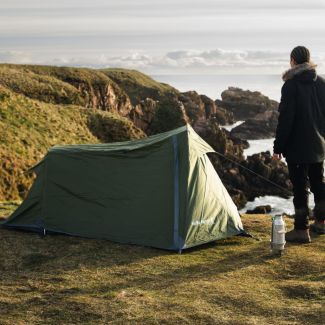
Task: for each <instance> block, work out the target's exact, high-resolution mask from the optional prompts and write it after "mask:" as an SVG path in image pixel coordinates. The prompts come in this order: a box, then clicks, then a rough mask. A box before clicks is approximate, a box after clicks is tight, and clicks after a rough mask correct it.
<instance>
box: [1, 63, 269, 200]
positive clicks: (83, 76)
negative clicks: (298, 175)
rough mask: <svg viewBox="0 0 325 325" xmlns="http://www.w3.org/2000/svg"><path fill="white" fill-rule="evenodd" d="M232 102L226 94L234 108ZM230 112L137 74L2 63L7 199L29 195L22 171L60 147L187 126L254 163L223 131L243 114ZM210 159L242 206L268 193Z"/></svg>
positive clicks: (192, 93)
mask: <svg viewBox="0 0 325 325" xmlns="http://www.w3.org/2000/svg"><path fill="white" fill-rule="evenodd" d="M235 93H238V91H235ZM236 96H237V95H236ZM230 97H231V96H230V95H229V93H228V95H226V96H224V98H228V99H227V100H228V102H232V103H233V104H232V105H233V107H234V103H235V99H234V98H232V99H229V98H230ZM237 97H238V96H237ZM244 97H245V96H244V94H241V96H239V98H240V100H243V102H244V104H245V105H246V104H247V103H250V101H251V100H252V99H251V97H252V96H250V99H244ZM260 97H261V99H260V101H262V95H261V96H260ZM238 105H239V104H237V106H238ZM264 105H268V104H264ZM257 106H258V105H257V104H256V105H255V106H254V110H256V109H257V108H256V107H257ZM227 107H228V106H227V105H224V104H223V103H215V102H214V101H213V100H212V99H210V98H209V97H207V96H205V95H200V94H198V93H197V92H195V91H188V92H183V93H182V92H179V91H178V90H177V89H175V88H173V87H171V86H169V85H167V84H163V83H159V82H157V81H155V80H153V79H152V78H150V77H149V76H146V75H145V74H143V73H141V72H139V71H135V70H126V69H102V70H93V69H84V68H65V67H50V66H28V65H12V64H10V65H7V64H3V65H0V118H1V119H0V127H1V128H0V153H1V156H2V161H1V164H2V165H1V168H2V170H1V171H2V173H1V174H0V200H7V199H19V198H22V197H24V196H25V195H26V192H27V190H28V188H29V186H30V184H31V182H32V178H31V177H30V176H28V175H26V174H24V173H23V171H24V170H26V169H27V168H29V167H30V166H32V165H33V164H35V163H36V162H37V161H38V160H39V159H40V158H41V157H42V155H44V154H45V153H46V151H47V150H48V148H49V147H51V146H52V145H54V144H60V143H61V144H64V143H85V142H87V143H89V142H93V143H95V142H110V141H123V140H127V139H136V138H141V137H144V136H146V135H151V134H155V133H159V132H163V131H167V130H170V129H173V128H176V127H178V126H181V125H184V124H185V123H190V124H191V125H192V126H193V127H194V128H195V129H196V130H197V132H198V133H199V134H200V135H201V136H202V137H203V138H204V139H205V140H206V141H207V142H208V143H209V144H210V145H212V146H213V147H214V148H215V149H216V150H217V151H218V152H220V153H222V154H224V155H225V156H227V157H235V158H236V159H237V160H238V161H240V162H241V163H244V164H250V162H249V161H245V159H244V157H243V149H244V148H245V147H247V142H246V141H243V140H242V139H244V138H245V137H243V136H242V135H240V134H236V132H231V133H229V132H227V131H225V130H223V129H222V128H220V125H224V124H229V123H232V122H233V121H234V119H235V118H234V117H235V116H238V114H237V113H234V112H235V110H234V111H232V110H231V109H229V107H228V108H227ZM259 110H260V111H259V113H261V111H262V109H261V108H259ZM211 159H212V161H213V164H214V166H215V168H216V169H217V171H218V173H219V175H220V177H221V179H222V180H223V181H224V182H225V184H226V186H227V188H228V190H229V191H230V193H231V195H232V196H233V198H234V199H235V201H236V202H237V204H238V205H239V206H242V205H243V204H244V203H245V201H246V200H247V198H251V197H252V196H254V195H256V194H257V193H258V194H259V195H260V194H262V193H264V192H265V191H267V192H268V191H269V190H266V188H267V185H266V184H259V183H258V181H257V180H254V177H253V176H252V175H248V174H247V175H246V174H245V173H244V172H243V171H242V170H240V169H238V166H236V165H235V164H233V163H232V162H230V161H227V160H225V159H224V158H222V157H220V156H216V155H214V156H213V157H211ZM256 159H257V160H258V161H259V160H261V159H259V158H256ZM264 164H266V165H267V166H270V168H271V169H272V168H273V169H274V168H275V167H274V166H273V165H272V164H273V163H270V162H269V161H267V162H264ZM253 167H254V166H253ZM255 167H256V166H255ZM270 177H271V178H272V177H275V176H272V175H271V176H270ZM254 182H255V183H256V184H255V183H254ZM254 184H255V185H254ZM253 185H254V186H253ZM254 193H255V194H254Z"/></svg>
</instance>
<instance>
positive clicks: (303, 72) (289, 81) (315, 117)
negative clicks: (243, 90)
mask: <svg viewBox="0 0 325 325" xmlns="http://www.w3.org/2000/svg"><path fill="white" fill-rule="evenodd" d="M315 67H316V65H314V64H312V63H302V64H298V65H296V66H294V67H293V68H292V69H289V70H287V71H286V72H285V73H284V74H283V80H284V81H285V83H284V84H283V86H282V89H281V101H280V104H279V118H278V125H277V129H276V136H275V140H274V147H273V149H274V153H278V154H280V153H282V154H283V156H284V157H285V158H286V161H287V162H288V163H314V162H320V161H323V160H324V159H325V139H324V137H325V80H324V79H323V78H322V77H320V76H318V75H317V73H316V70H315Z"/></svg>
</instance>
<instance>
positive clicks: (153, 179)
mask: <svg viewBox="0 0 325 325" xmlns="http://www.w3.org/2000/svg"><path fill="white" fill-rule="evenodd" d="M213 151H214V150H213V149H212V148H211V147H210V146H209V145H208V144H207V143H206V142H205V141H204V140H203V139H202V138H200V137H199V136H198V134H197V133H195V131H194V130H193V129H192V128H191V127H190V126H189V125H185V126H183V127H180V128H177V129H175V130H172V131H169V132H165V133H162V134H157V135H153V136H150V137H147V138H145V139H140V140H134V141H125V142H117V143H105V144H94V145H92V144H85V145H66V146H54V147H52V148H51V149H50V150H49V152H48V153H47V154H46V156H45V157H44V158H43V160H42V161H40V162H39V163H38V164H37V165H36V166H34V167H33V168H32V170H34V171H35V172H36V174H37V178H36V180H35V182H34V184H33V185H32V187H31V189H30V191H29V193H28V196H27V197H26V199H25V200H24V202H23V203H22V204H21V205H20V206H19V207H18V209H17V210H16V211H15V212H14V213H13V214H12V215H11V216H10V217H9V219H8V220H7V221H6V223H5V226H6V227H13V228H22V229H28V230H34V231H40V232H44V233H45V232H56V233H62V234H70V235H77V236H83V237H90V238H105V239H109V240H112V241H116V242H120V243H133V244H140V245H146V246H152V247H158V248H164V249H171V250H182V249H185V248H188V247H193V246H196V245H200V244H203V243H207V242H210V241H214V240H217V239H221V238H225V237H229V236H232V235H236V234H239V233H241V232H243V227H242V223H241V219H240V215H239V213H238V210H237V208H236V206H235V204H234V203H233V201H232V199H231V197H230V196H229V194H228V192H227V190H226V189H225V187H224V186H223V184H222V182H221V181H220V178H219V177H218V175H217V173H216V171H215V169H214V168H213V166H212V164H211V162H210V160H209V158H208V156H207V153H208V152H213Z"/></svg>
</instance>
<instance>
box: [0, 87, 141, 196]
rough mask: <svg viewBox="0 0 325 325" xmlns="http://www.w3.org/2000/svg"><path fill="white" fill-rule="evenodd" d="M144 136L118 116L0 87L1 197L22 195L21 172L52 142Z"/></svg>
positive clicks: (25, 180) (27, 180)
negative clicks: (57, 102)
mask: <svg viewBox="0 0 325 325" xmlns="http://www.w3.org/2000/svg"><path fill="white" fill-rule="evenodd" d="M144 136H145V134H144V133H143V132H142V131H141V130H140V129H138V128H136V127H135V126H134V124H133V123H132V122H131V121H130V120H128V119H126V118H123V117H121V116H119V115H117V114H113V113H110V112H106V111H101V110H96V109H85V108H83V107H80V106H76V105H54V104H50V103H45V102H41V101H38V100H33V99H30V98H27V97H25V96H23V95H21V94H17V93H14V92H12V91H11V90H9V89H7V88H5V87H2V86H1V85H0V156H1V161H0V169H1V173H0V200H17V199H19V198H21V197H24V195H25V194H26V191H27V189H28V188H29V187H30V185H31V182H32V178H31V177H30V176H29V175H27V174H24V171H26V170H27V169H28V168H30V167H31V166H32V165H34V164H35V163H37V162H38V161H39V160H40V159H41V158H42V157H43V156H44V155H45V154H46V152H47V150H48V149H49V148H50V147H51V146H53V145H56V144H79V143H99V142H111V141H123V140H129V139H138V138H141V137H144Z"/></svg>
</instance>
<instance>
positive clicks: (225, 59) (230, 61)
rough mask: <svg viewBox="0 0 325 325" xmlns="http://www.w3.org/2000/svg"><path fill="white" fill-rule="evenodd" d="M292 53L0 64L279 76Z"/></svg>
mask: <svg viewBox="0 0 325 325" xmlns="http://www.w3.org/2000/svg"><path fill="white" fill-rule="evenodd" d="M288 58H289V53H287V52H281V51H271V50H259V51H257V50H225V49H221V48H217V49H212V50H205V51H199V50H175V51H170V52H167V53H165V54H163V55H153V54H148V53H144V52H139V51H133V52H131V53H129V54H127V55H121V56H109V55H107V54H89V55H87V56H75V55H73V54H69V55H58V56H55V57H51V56H50V57H38V56H37V55H34V56H33V55H32V54H31V53H26V52H16V51H11V52H8V51H7V52H0V62H10V63H34V64H53V65H59V66H85V67H93V68H102V67H124V68H129V69H138V70H141V71H144V72H147V73H152V74H155V73H157V74H159V73H172V74H186V73H188V74H196V73H198V74H204V73H207V74H213V73H244V72H247V73H279V72H280V71H281V70H283V69H286V68H288V65H289V61H288ZM313 60H314V61H315V63H317V64H318V68H324V62H325V55H323V54H318V55H315V56H314V57H313Z"/></svg>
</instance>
